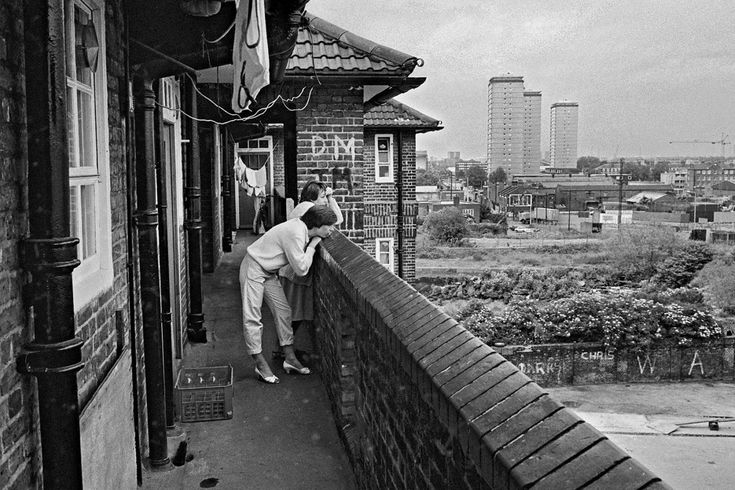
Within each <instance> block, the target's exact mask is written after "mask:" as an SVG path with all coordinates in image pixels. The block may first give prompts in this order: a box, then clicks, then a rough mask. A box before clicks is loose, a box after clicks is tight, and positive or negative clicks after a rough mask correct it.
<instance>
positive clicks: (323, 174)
mask: <svg viewBox="0 0 735 490" xmlns="http://www.w3.org/2000/svg"><path fill="white" fill-rule="evenodd" d="M311 152H312V155H313V158H315V159H317V158H319V157H321V158H327V159H331V160H332V161H335V162H337V161H339V162H344V161H349V162H351V164H350V166H346V165H340V166H337V167H332V168H310V169H308V172H309V173H310V174H312V175H315V176H316V177H317V178H318V179H319V180H320V181H322V182H329V181H330V179H331V182H332V184H331V185H332V189H337V188H339V187H342V188H344V187H347V190H348V192H349V193H350V194H352V193H353V191H354V182H353V180H352V168H351V167H354V164H355V138H354V137H350V138H348V139H345V138H343V137H341V136H339V135H337V134H333V135H328V134H322V135H312V137H311ZM340 184H343V185H340Z"/></svg>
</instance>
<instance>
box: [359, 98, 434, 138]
mask: <svg viewBox="0 0 735 490" xmlns="http://www.w3.org/2000/svg"><path fill="white" fill-rule="evenodd" d="M440 124H441V121H439V120H437V119H434V118H433V117H429V116H427V115H426V114H423V113H421V112H419V111H417V110H416V109H414V108H412V107H409V106H407V105H405V104H401V103H400V102H398V101H397V100H393V99H391V100H388V101H386V102H383V103H382V104H380V105H378V106H375V107H372V108H370V109H368V110H367V111H365V127H366V128H373V129H375V128H407V129H415V130H416V132H418V133H423V132H427V131H437V130H439V129H442V126H440Z"/></svg>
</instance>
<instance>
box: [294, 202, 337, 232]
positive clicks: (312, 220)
mask: <svg viewBox="0 0 735 490" xmlns="http://www.w3.org/2000/svg"><path fill="white" fill-rule="evenodd" d="M301 221H303V222H304V224H305V225H306V227H307V228H309V229H311V228H319V227H321V226H324V225H330V226H331V225H333V224H335V223H336V222H337V215H336V214H334V211H332V210H331V209H329V208H328V207H327V206H316V205H315V206H312V207H310V208H309V209H307V210H306V212H305V213H304V214H303V215H301Z"/></svg>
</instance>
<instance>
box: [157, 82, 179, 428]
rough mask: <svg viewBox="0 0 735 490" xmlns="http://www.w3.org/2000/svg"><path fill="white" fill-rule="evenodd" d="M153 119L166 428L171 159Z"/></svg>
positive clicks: (169, 415) (170, 413)
mask: <svg viewBox="0 0 735 490" xmlns="http://www.w3.org/2000/svg"><path fill="white" fill-rule="evenodd" d="M153 88H154V92H155V93H156V94H160V93H161V80H160V79H158V80H157V81H156V82H155V83H154V85H153ZM154 122H155V132H154V134H155V151H156V157H155V158H156V161H155V167H156V178H157V183H158V193H157V197H158V222H159V226H158V255H159V264H160V265H159V270H160V278H161V329H162V335H163V339H162V340H163V376H164V386H165V388H166V428H167V429H173V428H174V427H176V422H175V420H174V415H175V414H174V381H173V380H174V371H173V354H172V348H173V344H172V342H171V336H172V334H173V332H172V328H173V327H172V324H171V319H172V316H171V289H170V288H171V280H172V278H171V277H170V271H169V247H170V246H171V244H169V241H168V230H169V226H171V224H170V223H169V222H168V214H167V213H168V195H167V191H168V189H167V185H166V181H167V180H168V175H169V172H171V169H169V168H167V166H166V163H169V164H171V165H173V164H174V163H173V162H169V161H168V159H167V158H166V155H164V151H169V149H168V148H165V147H164V146H163V141H164V131H166V126H165V123H164V122H163V110H162V109H161V108H160V107H157V108H156V110H155V111H154ZM173 234H174V236H177V231H176V230H174V233H173Z"/></svg>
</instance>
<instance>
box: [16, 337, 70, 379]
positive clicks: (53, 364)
mask: <svg viewBox="0 0 735 490" xmlns="http://www.w3.org/2000/svg"><path fill="white" fill-rule="evenodd" d="M82 345H84V341H83V340H82V339H80V338H79V337H74V338H73V339H70V340H65V341H63V342H54V343H50V344H40V343H36V342H31V343H29V344H26V345H24V346H23V351H22V352H21V354H20V355H19V356H18V357H16V360H15V361H16V369H17V370H18V372H19V373H21V374H30V375H33V376H42V375H47V374H68V373H74V372H76V371H79V370H80V369H82V367H84V362H83V361H82Z"/></svg>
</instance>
